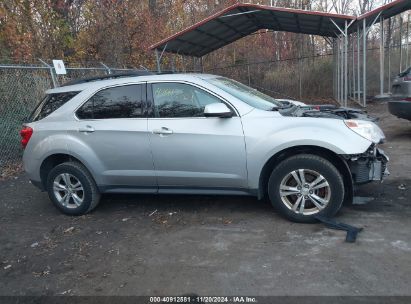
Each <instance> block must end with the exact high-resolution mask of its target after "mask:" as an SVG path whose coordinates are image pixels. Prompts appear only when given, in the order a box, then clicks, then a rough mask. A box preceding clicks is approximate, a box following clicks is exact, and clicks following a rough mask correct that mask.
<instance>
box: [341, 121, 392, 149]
mask: <svg viewBox="0 0 411 304" xmlns="http://www.w3.org/2000/svg"><path fill="white" fill-rule="evenodd" d="M344 122H345V125H346V126H347V127H348V128H350V129H351V130H352V131H354V132H355V133H357V134H358V135H360V136H362V137H364V138H365V139H368V140H369V141H372V142H373V143H376V144H378V143H380V142H381V141H383V140H384V139H385V135H384V133H383V132H382V131H381V129H380V128H379V127H378V126H377V125H376V124H375V123H373V122H371V121H365V120H355V119H350V120H344Z"/></svg>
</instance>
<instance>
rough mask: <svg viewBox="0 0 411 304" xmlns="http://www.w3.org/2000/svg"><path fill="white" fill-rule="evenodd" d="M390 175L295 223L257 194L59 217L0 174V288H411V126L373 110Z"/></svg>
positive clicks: (131, 203)
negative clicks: (331, 216)
mask: <svg viewBox="0 0 411 304" xmlns="http://www.w3.org/2000/svg"><path fill="white" fill-rule="evenodd" d="M369 111H370V113H371V114H373V115H375V116H378V117H380V118H381V126H382V128H383V129H384V131H385V132H386V135H387V139H388V140H387V143H386V144H385V145H384V147H383V148H384V149H385V150H386V152H387V154H388V155H389V156H390V157H391V163H390V171H391V176H390V177H389V178H388V179H387V180H386V181H385V182H384V183H383V184H379V183H373V184H368V185H366V186H363V187H361V188H360V189H358V195H360V196H371V197H372V198H374V200H373V201H372V202H369V203H367V204H363V205H354V206H345V207H344V208H343V209H342V211H341V212H340V213H339V215H338V220H339V221H343V222H346V223H349V224H352V225H356V226H360V227H364V231H363V232H361V233H360V235H359V237H358V240H357V242H356V243H345V242H344V238H345V233H344V232H342V231H336V230H330V229H327V228H325V227H324V226H323V225H321V224H312V225H303V224H294V223H290V222H288V221H286V220H284V219H282V218H281V217H279V216H278V215H277V214H276V213H274V212H273V210H272V209H271V207H270V205H269V203H267V202H265V201H257V200H256V199H255V198H252V197H213V196H142V195H134V196H123V195H115V196H114V195H113V196H105V197H104V198H103V200H102V203H101V204H100V206H99V207H98V208H97V209H96V210H95V212H93V213H92V214H90V215H87V216H82V217H68V216H64V215H62V214H60V213H59V212H58V211H57V210H56V209H55V208H54V207H53V206H52V205H51V203H50V202H49V199H48V197H47V195H46V194H45V193H41V192H39V191H38V190H37V189H35V188H34V187H33V186H32V185H30V184H29V182H28V180H27V179H26V178H25V176H24V175H19V176H17V177H16V178H13V179H9V180H7V181H1V182H0V207H1V210H2V212H1V213H0V244H1V247H0V295H57V294H64V295H160V294H161V295H181V294H189V293H190V294H200V295H339V296H342V295H408V296H409V295H411V289H410V281H411V266H410V265H411V234H410V231H411V220H410V218H411V210H410V202H411V199H410V198H411V196H410V191H409V189H410V188H411V180H410V173H411V141H410V139H411V123H410V122H408V121H405V120H398V119H396V118H395V117H393V116H391V115H390V114H389V113H388V112H387V109H386V104H374V105H372V106H370V109H369Z"/></svg>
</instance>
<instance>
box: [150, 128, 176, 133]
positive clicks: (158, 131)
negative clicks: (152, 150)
mask: <svg viewBox="0 0 411 304" xmlns="http://www.w3.org/2000/svg"><path fill="white" fill-rule="evenodd" d="M153 134H158V135H170V134H173V130H170V129H169V128H166V127H162V128H161V129H154V130H153Z"/></svg>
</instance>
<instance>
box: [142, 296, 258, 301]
mask: <svg viewBox="0 0 411 304" xmlns="http://www.w3.org/2000/svg"><path fill="white" fill-rule="evenodd" d="M257 302H258V301H257V299H256V298H255V297H243V296H236V297H207V296H197V295H195V296H194V295H193V296H178V297H150V303H257Z"/></svg>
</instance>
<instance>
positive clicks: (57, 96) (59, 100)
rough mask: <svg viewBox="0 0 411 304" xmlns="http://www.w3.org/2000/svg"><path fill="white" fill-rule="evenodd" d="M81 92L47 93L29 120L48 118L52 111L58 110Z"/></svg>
mask: <svg viewBox="0 0 411 304" xmlns="http://www.w3.org/2000/svg"><path fill="white" fill-rule="evenodd" d="M78 93H80V92H64V93H53V94H47V95H46V96H45V97H44V99H43V100H42V101H41V102H40V103H39V104H38V105H37V107H36V108H35V109H34V111H33V112H32V114H31V115H30V118H29V121H31V122H32V121H37V120H41V119H43V118H46V117H47V116H49V115H50V114H51V113H53V112H54V111H56V110H57V109H58V108H60V107H61V106H62V105H64V104H65V103H66V102H68V101H69V100H70V99H72V98H73V97H74V96H76V95H77V94H78Z"/></svg>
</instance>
